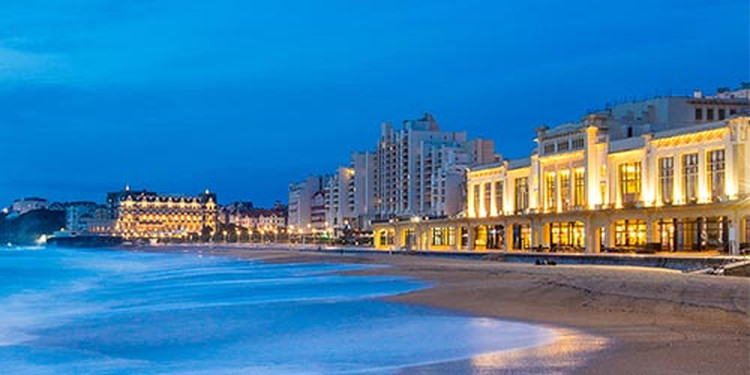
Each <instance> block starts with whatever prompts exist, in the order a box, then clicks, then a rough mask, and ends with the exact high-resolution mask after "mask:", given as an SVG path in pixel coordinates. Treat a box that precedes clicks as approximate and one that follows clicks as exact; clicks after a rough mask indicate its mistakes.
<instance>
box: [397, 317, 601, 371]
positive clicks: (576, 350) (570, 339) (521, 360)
mask: <svg viewBox="0 0 750 375" xmlns="http://www.w3.org/2000/svg"><path fill="white" fill-rule="evenodd" d="M551 329H553V332H554V333H555V335H556V337H555V339H554V340H553V341H552V342H551V343H549V344H547V345H543V346H538V347H533V348H526V349H516V350H507V351H502V352H496V353H489V354H484V355H480V356H477V357H474V358H471V359H469V360H465V361H454V362H448V363H440V364H433V365H426V366H419V367H412V368H406V369H403V370H402V371H399V374H409V375H428V374H471V375H489V374H514V375H517V374H570V373H574V372H575V369H577V368H581V367H582V366H584V365H585V363H586V361H587V360H589V359H591V358H593V357H594V356H595V355H596V354H597V353H598V352H601V351H602V350H604V349H605V348H606V347H607V346H608V344H609V341H610V340H608V339H606V338H603V337H600V336H594V335H590V334H586V333H582V332H579V331H575V330H570V329H562V328H551Z"/></svg>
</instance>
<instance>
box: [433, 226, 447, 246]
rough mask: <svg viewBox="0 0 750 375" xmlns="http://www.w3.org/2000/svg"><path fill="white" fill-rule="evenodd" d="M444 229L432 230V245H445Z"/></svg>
mask: <svg viewBox="0 0 750 375" xmlns="http://www.w3.org/2000/svg"><path fill="white" fill-rule="evenodd" d="M443 229H444V228H432V229H430V231H431V232H432V236H431V237H432V245H433V246H443V245H445V236H444V234H445V232H444V231H443Z"/></svg>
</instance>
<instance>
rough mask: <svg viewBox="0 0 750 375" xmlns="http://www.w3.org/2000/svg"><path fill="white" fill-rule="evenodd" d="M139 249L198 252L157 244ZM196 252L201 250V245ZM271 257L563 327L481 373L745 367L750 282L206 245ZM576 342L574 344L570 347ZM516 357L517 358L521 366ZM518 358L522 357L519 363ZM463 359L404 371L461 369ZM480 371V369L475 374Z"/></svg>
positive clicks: (423, 298)
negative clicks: (357, 266)
mask: <svg viewBox="0 0 750 375" xmlns="http://www.w3.org/2000/svg"><path fill="white" fill-rule="evenodd" d="M147 251H191V252H192V251H198V248H192V249H190V248H187V249H186V248H172V249H169V248H161V249H159V248H156V249H149V250H147ZM201 251H206V250H205V249H204V250H201ZM210 252H215V253H221V254H225V255H230V256H236V257H243V258H253V259H262V260H264V261H269V262H346V263H364V264H384V265H390V267H377V268H372V269H367V270H365V271H356V272H355V273H356V274H368V275H401V276H408V277H413V278H418V279H421V280H425V281H428V282H435V286H434V287H431V288H427V289H424V290H420V291H417V292H413V293H408V294H404V295H399V296H395V297H389V298H387V299H388V300H392V301H397V302H403V303H412V304H420V305H426V306H431V307H435V308H441V309H450V310H457V311H461V312H465V313H470V314H475V315H478V316H485V317H494V318H501V319H510V320H519V321H525V322H533V323H539V324H545V325H551V326H554V327H560V328H562V330H561V331H560V332H561V336H560V340H559V342H558V343H556V344H555V345H551V346H550V347H548V348H538V349H537V350H536V351H527V352H526V353H524V356H522V357H523V359H522V360H520V362H519V361H518V359H519V358H521V357H517V356H515V354H514V353H506V355H505V357H503V356H500V357H494V358H490V357H488V358H475V359H473V361H475V362H476V361H483V360H485V361H495V362H498V363H499V365H500V366H501V367H502V364H503V363H504V362H507V363H514V365H516V366H521V367H515V368H506V370H502V371H496V372H488V373H539V372H544V373H550V372H562V373H580V374H748V373H750V315H748V312H749V311H750V279H748V278H737V277H718V276H707V275H693V274H684V273H680V272H676V271H669V270H662V269H647V268H634V267H607V266H590V265H587V266H571V265H566V266H562V265H558V266H534V265H525V264H508V263H500V262H491V261H474V260H462V259H444V258H432V257H424V256H409V255H402V254H394V255H388V254H383V255H363V256H344V255H339V254H336V253H318V252H315V253H311V252H300V251H290V250H258V249H237V248H214V249H213V250H210ZM579 344H581V347H580V348H576V346H577V345H579ZM581 356H584V357H585V358H583V360H581V358H580V357H581ZM519 363H520V365H519ZM524 363H525V364H524ZM468 367H469V366H468V364H467V363H465V361H459V362H454V363H443V364H439V365H430V366H422V367H419V368H415V369H410V370H409V371H405V373H415V374H432V373H465V372H467V370H466V369H467V368H468ZM482 373H484V372H482Z"/></svg>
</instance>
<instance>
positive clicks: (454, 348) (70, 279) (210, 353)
mask: <svg viewBox="0 0 750 375" xmlns="http://www.w3.org/2000/svg"><path fill="white" fill-rule="evenodd" d="M364 267H377V266H363V265H352V264H324V263H321V264H296V263H292V264H271V263H265V262H262V261H254V260H247V259H236V258H232V257H228V256H207V255H202V254H198V253H196V252H194V251H193V252H190V253H143V252H128V251H118V250H107V249H87V250H81V249H59V248H44V247H38V248H37V247H14V248H4V249H2V250H0V369H1V370H0V371H2V373H3V374H274V375H275V374H399V373H409V369H414V368H425V366H427V368H429V366H430V365H434V364H439V363H446V362H451V361H459V360H466V359H471V358H475V357H478V356H482V355H487V354H489V353H498V352H504V351H513V350H518V349H523V348H532V347H539V346H541V345H545V344H549V343H550V342H552V341H553V340H554V339H555V332H554V331H553V330H552V329H550V328H547V327H542V326H535V325H530V324H524V323H519V322H510V321H503V320H497V319H489V318H483V317H475V316H471V315H466V314H461V313H457V312H452V311H446V310H438V309H433V308H428V307H422V306H415V305H407V304H401V303H394V302H387V301H384V300H383V299H381V298H379V297H385V296H393V295H397V294H401V293H407V292H411V291H416V290H419V289H422V288H429V287H431V285H430V283H428V282H425V281H420V280H414V279H409V278H404V277H394V276H342V275H340V272H342V271H350V270H357V269H362V268H364ZM475 362H477V364H476V368H472V366H473V365H469V367H468V368H465V367H462V371H466V372H468V373H476V374H481V373H490V372H487V371H490V370H491V369H488V368H481V367H482V366H483V365H482V361H475ZM468 363H471V362H468ZM415 373H416V372H415Z"/></svg>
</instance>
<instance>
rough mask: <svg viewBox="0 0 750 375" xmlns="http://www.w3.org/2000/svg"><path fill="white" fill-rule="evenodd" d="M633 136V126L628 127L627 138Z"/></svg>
mask: <svg viewBox="0 0 750 375" xmlns="http://www.w3.org/2000/svg"><path fill="white" fill-rule="evenodd" d="M632 136H633V127H632V126H630V127H628V138H631V137H632Z"/></svg>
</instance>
